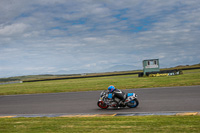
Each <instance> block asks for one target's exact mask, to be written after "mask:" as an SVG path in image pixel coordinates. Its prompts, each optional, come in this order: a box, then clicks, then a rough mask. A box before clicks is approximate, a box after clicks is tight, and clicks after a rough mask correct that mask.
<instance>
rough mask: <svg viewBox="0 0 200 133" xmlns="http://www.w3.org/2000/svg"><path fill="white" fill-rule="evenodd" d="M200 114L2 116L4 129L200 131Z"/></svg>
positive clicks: (46, 130)
mask: <svg viewBox="0 0 200 133" xmlns="http://www.w3.org/2000/svg"><path fill="white" fill-rule="evenodd" d="M199 121H200V116H131V117H125V116H124V117H123V116H120V117H116V116H114V117H111V116H109V117H87V118H82V117H81V118H79V117H68V118H46V117H43V118H0V132H2V133H6V132H29V133H31V132H70V133H73V132H77V133H78V132H109V133H112V132H113V133H115V132H117V133H119V132H126V133H130V132H136V133H138V132H148V133H149V132H161V133H165V132H166V133H173V132H181V133H182V132H184V133H187V132H188V133H191V132H199V131H200V123H199Z"/></svg>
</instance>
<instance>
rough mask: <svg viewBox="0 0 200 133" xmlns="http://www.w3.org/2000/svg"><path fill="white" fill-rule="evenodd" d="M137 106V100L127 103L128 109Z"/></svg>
mask: <svg viewBox="0 0 200 133" xmlns="http://www.w3.org/2000/svg"><path fill="white" fill-rule="evenodd" d="M138 105H139V101H138V100H137V99H134V100H132V101H130V102H129V103H127V106H128V107H129V108H136V107H137V106H138Z"/></svg>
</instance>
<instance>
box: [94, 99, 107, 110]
mask: <svg viewBox="0 0 200 133" xmlns="http://www.w3.org/2000/svg"><path fill="white" fill-rule="evenodd" d="M97 106H99V107H100V108H102V109H107V108H108V105H106V104H105V103H104V102H103V101H98V102H97Z"/></svg>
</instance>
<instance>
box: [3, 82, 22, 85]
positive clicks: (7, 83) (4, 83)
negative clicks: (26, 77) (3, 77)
mask: <svg viewBox="0 0 200 133" xmlns="http://www.w3.org/2000/svg"><path fill="white" fill-rule="evenodd" d="M16 83H23V81H11V82H2V83H0V85H4V84H16Z"/></svg>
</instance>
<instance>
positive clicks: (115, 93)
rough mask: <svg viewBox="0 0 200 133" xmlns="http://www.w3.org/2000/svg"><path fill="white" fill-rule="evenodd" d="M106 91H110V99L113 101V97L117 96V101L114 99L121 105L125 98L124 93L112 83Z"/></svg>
mask: <svg viewBox="0 0 200 133" xmlns="http://www.w3.org/2000/svg"><path fill="white" fill-rule="evenodd" d="M108 91H109V93H112V99H113V100H114V101H116V99H115V98H118V99H119V101H116V102H117V103H118V105H120V104H121V105H123V102H124V100H125V99H126V93H124V92H123V91H121V90H119V89H117V88H115V87H114V86H113V85H110V86H109V87H108Z"/></svg>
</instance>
